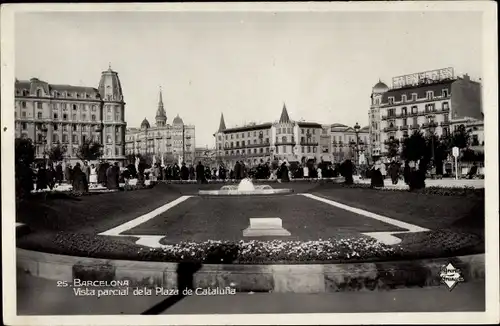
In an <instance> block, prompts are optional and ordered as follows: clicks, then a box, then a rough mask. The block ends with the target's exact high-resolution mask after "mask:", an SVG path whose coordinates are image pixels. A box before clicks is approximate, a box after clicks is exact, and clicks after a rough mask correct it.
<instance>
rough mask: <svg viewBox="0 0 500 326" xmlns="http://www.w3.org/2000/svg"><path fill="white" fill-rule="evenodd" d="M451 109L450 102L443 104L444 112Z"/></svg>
mask: <svg viewBox="0 0 500 326" xmlns="http://www.w3.org/2000/svg"><path fill="white" fill-rule="evenodd" d="M449 108H450V107H449V104H448V102H443V104H442V110H443V111H447V110H448V109H449Z"/></svg>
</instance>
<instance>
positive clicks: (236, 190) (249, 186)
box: [198, 178, 293, 196]
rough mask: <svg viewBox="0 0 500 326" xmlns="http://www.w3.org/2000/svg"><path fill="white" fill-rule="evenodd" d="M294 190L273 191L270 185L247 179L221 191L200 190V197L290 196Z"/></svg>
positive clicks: (227, 186)
mask: <svg viewBox="0 0 500 326" xmlns="http://www.w3.org/2000/svg"><path fill="white" fill-rule="evenodd" d="M292 192H293V189H273V188H272V187H271V186H269V185H254V184H253V182H252V180H251V179H249V178H245V179H243V180H241V181H240V183H239V184H238V185H226V186H222V187H221V188H220V190H200V191H198V194H199V195H212V196H238V195H276V194H289V193H292Z"/></svg>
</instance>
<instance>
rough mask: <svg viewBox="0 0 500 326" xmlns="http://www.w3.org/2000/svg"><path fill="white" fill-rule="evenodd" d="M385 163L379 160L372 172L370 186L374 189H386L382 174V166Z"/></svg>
mask: <svg viewBox="0 0 500 326" xmlns="http://www.w3.org/2000/svg"><path fill="white" fill-rule="evenodd" d="M382 164H383V163H382V162H380V160H377V161H376V162H375V164H374V165H373V167H372V170H371V172H370V178H371V180H370V186H371V187H372V188H382V187H384V178H383V177H382V172H380V169H381V165H382Z"/></svg>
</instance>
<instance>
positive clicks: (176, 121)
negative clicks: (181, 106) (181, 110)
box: [172, 115, 184, 125]
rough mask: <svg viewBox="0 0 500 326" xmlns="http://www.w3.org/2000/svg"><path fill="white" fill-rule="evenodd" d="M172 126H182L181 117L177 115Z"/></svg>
mask: <svg viewBox="0 0 500 326" xmlns="http://www.w3.org/2000/svg"><path fill="white" fill-rule="evenodd" d="M172 124H174V125H183V124H184V121H182V119H181V117H179V115H177V116H176V117H175V118H174V121H172Z"/></svg>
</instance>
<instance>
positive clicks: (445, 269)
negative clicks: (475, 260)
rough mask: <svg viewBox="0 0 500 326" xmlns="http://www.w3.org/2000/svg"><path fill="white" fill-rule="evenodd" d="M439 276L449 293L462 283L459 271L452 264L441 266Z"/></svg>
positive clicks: (462, 279)
mask: <svg viewBox="0 0 500 326" xmlns="http://www.w3.org/2000/svg"><path fill="white" fill-rule="evenodd" d="M439 275H440V276H441V280H442V282H443V283H444V284H446V286H448V289H450V291H451V290H453V289H454V288H455V286H456V285H457V284H458V283H459V282H463V281H464V278H463V277H462V275H461V273H460V270H459V269H457V268H455V266H453V264H452V263H449V264H448V265H443V266H442V267H441V273H440V274H439Z"/></svg>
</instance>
